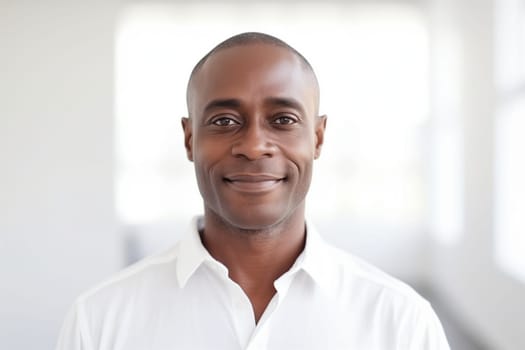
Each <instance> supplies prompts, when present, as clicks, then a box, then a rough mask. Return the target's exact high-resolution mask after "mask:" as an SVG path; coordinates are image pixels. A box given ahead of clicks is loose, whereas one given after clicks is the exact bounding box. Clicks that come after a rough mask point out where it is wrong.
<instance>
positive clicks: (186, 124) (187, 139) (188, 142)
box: [181, 118, 193, 162]
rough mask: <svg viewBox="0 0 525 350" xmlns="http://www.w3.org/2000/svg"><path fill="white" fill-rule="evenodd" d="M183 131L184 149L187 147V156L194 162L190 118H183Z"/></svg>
mask: <svg viewBox="0 0 525 350" xmlns="http://www.w3.org/2000/svg"><path fill="white" fill-rule="evenodd" d="M181 124H182V131H183V132H184V147H186V156H187V157H188V159H189V160H190V161H191V162H193V143H192V142H193V129H192V127H191V124H192V123H191V119H190V118H181Z"/></svg>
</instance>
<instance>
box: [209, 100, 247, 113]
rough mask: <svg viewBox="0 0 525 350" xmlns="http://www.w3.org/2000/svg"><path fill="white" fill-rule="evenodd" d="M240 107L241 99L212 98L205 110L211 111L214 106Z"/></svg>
mask: <svg viewBox="0 0 525 350" xmlns="http://www.w3.org/2000/svg"><path fill="white" fill-rule="evenodd" d="M225 107H226V108H239V107H241V101H239V100H237V99H235V98H226V99H217V100H212V101H210V102H208V103H207V104H206V106H205V107H204V111H205V112H206V111H209V110H211V109H214V108H225Z"/></svg>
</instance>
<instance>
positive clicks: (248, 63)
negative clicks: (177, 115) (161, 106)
mask: <svg viewBox="0 0 525 350" xmlns="http://www.w3.org/2000/svg"><path fill="white" fill-rule="evenodd" d="M189 94H190V98H189V101H190V102H189V106H188V108H189V113H190V118H189V119H183V127H184V133H185V143H186V149H187V153H188V158H189V159H190V160H192V161H193V162H194V164H195V172H196V176H197V182H198V185H199V190H200V192H201V195H202V197H203V199H204V206H205V213H206V215H214V216H216V217H217V218H218V219H220V220H222V221H223V222H225V223H227V224H229V225H232V226H234V227H237V228H240V229H245V230H263V229H267V228H270V227H272V226H274V225H276V224H279V223H283V222H284V221H285V220H287V219H289V218H290V217H291V216H292V215H294V214H296V215H301V216H302V215H304V199H305V196H306V193H307V192H308V188H309V185H310V180H311V176H312V163H313V160H314V159H315V158H317V157H318V155H319V151H320V147H321V144H322V141H323V133H324V127H325V121H326V120H325V118H324V117H323V118H320V117H317V115H316V113H317V104H318V91H317V85H316V84H315V83H314V78H313V75H312V73H311V72H309V71H308V70H306V69H305V68H304V67H303V65H302V63H301V61H300V60H299V58H298V57H297V56H296V55H294V54H293V53H291V52H289V51H288V50H286V49H284V48H281V47H276V46H271V45H267V44H250V45H247V46H237V47H232V48H227V49H223V50H221V51H218V52H216V53H215V54H213V55H212V56H211V57H210V58H209V59H208V60H207V61H206V63H205V64H204V66H202V67H201V70H200V71H199V72H197V74H196V76H195V77H194V79H193V82H192V83H191V84H190V91H189Z"/></svg>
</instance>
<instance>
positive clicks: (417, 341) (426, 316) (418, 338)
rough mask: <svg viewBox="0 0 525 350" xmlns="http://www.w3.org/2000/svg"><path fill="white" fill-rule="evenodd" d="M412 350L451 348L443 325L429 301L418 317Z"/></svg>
mask: <svg viewBox="0 0 525 350" xmlns="http://www.w3.org/2000/svg"><path fill="white" fill-rule="evenodd" d="M410 350H450V346H449V345H448V341H447V337H446V336H445V332H444V330H443V326H442V325H441V322H440V321H439V319H438V317H437V315H436V313H435V312H434V310H433V309H432V307H431V306H430V304H429V303H428V302H424V304H423V305H422V307H421V309H420V312H419V315H418V317H417V318H416V325H415V330H414V336H413V338H412V341H411V346H410Z"/></svg>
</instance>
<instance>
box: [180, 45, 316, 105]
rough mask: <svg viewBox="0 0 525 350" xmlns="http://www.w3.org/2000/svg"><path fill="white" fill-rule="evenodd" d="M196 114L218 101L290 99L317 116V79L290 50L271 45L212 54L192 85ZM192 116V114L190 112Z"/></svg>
mask: <svg viewBox="0 0 525 350" xmlns="http://www.w3.org/2000/svg"><path fill="white" fill-rule="evenodd" d="M189 93H190V101H191V102H190V104H191V106H188V107H189V108H190V110H192V111H193V112H194V113H199V111H200V110H201V109H202V108H203V106H205V105H206V104H207V103H209V102H210V101H212V100H214V99H237V100H239V101H240V102H241V103H244V104H254V103H257V102H259V101H262V100H265V99H268V98H273V97H276V98H290V99H294V100H296V101H298V102H299V103H301V104H303V106H304V109H305V110H307V111H308V112H310V111H311V112H312V113H315V110H316V105H317V103H318V102H317V99H318V96H317V94H318V92H317V85H316V82H315V77H314V76H313V73H312V72H311V71H310V70H309V69H307V68H306V67H305V65H304V63H303V62H302V61H301V59H300V58H299V57H298V56H297V55H296V54H295V53H293V52H291V51H290V50H288V49H286V48H283V47H279V46H275V45H270V44H249V45H244V46H236V47H231V48H226V49H221V50H220V51H217V52H215V53H214V54H212V55H211V56H210V57H209V58H208V60H207V61H206V62H205V63H204V65H203V66H202V67H201V68H200V70H199V71H198V72H197V73H196V75H195V76H194V78H193V81H192V83H191V84H190V91H189ZM190 113H191V111H190Z"/></svg>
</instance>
